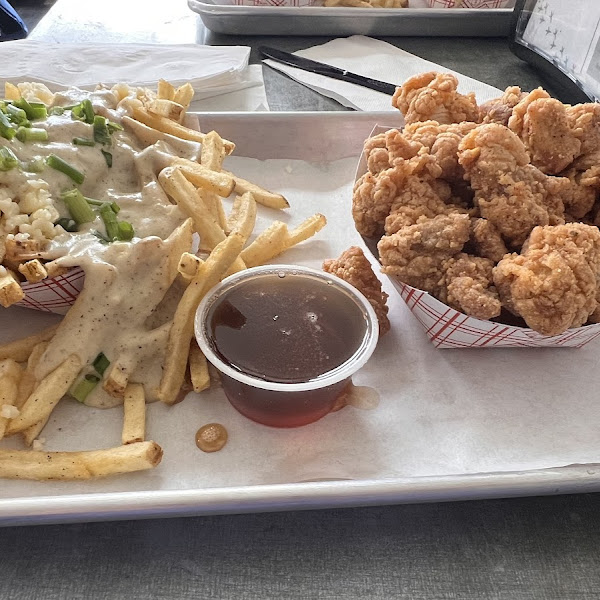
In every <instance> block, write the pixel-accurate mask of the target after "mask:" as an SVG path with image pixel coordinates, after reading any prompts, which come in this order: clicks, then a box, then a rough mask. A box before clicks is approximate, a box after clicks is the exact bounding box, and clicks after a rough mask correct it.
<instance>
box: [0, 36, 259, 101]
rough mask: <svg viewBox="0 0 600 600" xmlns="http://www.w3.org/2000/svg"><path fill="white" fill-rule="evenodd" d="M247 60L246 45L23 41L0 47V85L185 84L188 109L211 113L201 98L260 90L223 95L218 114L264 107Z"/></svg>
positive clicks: (57, 87)
mask: <svg viewBox="0 0 600 600" xmlns="http://www.w3.org/2000/svg"><path fill="white" fill-rule="evenodd" d="M249 57H250V48H249V47H247V46H201V45H198V44H178V45H169V44H49V43H46V42H36V41H28V40H19V41H15V42H5V43H3V44H0V63H1V64H2V65H3V67H2V80H3V81H10V82H11V83H19V82H22V81H39V82H42V83H45V84H46V85H47V86H48V87H49V88H50V89H51V90H52V91H57V90H61V89H65V88H67V87H73V86H75V87H80V88H82V89H94V88H95V87H96V85H98V83H103V84H105V85H112V84H115V83H121V82H124V83H128V84H130V85H132V86H141V87H144V86H148V87H154V86H155V85H156V83H157V81H158V80H159V79H166V80H168V81H170V82H171V83H172V84H173V85H175V86H178V85H182V84H184V83H186V82H189V83H191V84H192V87H193V88H194V91H195V95H194V102H193V104H192V106H191V109H192V110H211V108H210V107H209V108H207V107H205V106H204V105H203V104H202V101H203V100H205V99H207V98H213V97H215V96H223V94H230V93H233V92H239V91H240V90H244V89H247V88H253V87H261V88H262V93H261V94H260V97H259V98H257V93H256V91H253V93H252V94H251V95H246V94H237V98H236V101H235V102H234V103H232V102H229V103H226V100H227V98H225V97H223V98H220V100H219V101H218V102H217V104H218V105H219V106H220V108H218V110H257V109H259V108H261V105H262V108H265V107H266V106H267V104H266V97H265V94H264V84H263V79H262V73H261V72H260V70H259V69H256V68H249V66H248V60H249ZM260 91H261V90H259V93H260ZM224 102H225V104H224ZM209 104H210V103H209ZM223 106H225V108H223Z"/></svg>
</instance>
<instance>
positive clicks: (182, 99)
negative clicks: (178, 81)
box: [173, 82, 194, 108]
mask: <svg viewBox="0 0 600 600" xmlns="http://www.w3.org/2000/svg"><path fill="white" fill-rule="evenodd" d="M193 97H194V88H193V87H192V84H191V83H189V82H188V83H184V84H183V85H180V86H179V87H178V88H177V89H176V90H175V93H174V95H173V100H175V102H178V103H179V104H181V105H182V106H184V107H185V108H187V107H188V106H189V105H190V102H191V101H192V98H193Z"/></svg>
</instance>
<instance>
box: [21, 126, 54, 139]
mask: <svg viewBox="0 0 600 600" xmlns="http://www.w3.org/2000/svg"><path fill="white" fill-rule="evenodd" d="M17 139H18V140H19V141H21V142H47V141H48V132H47V131H46V130H45V129H38V128H37V127H30V128H27V127H19V128H18V129H17Z"/></svg>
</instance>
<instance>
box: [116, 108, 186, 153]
mask: <svg viewBox="0 0 600 600" xmlns="http://www.w3.org/2000/svg"><path fill="white" fill-rule="evenodd" d="M121 123H122V124H123V127H124V128H125V130H126V131H128V132H129V133H132V134H133V135H134V136H135V137H136V138H138V139H139V140H140V141H141V142H142V143H143V144H145V145H147V146H151V145H152V144H156V142H160V141H164V142H167V143H168V144H169V146H170V147H171V148H172V149H173V150H174V151H175V152H176V153H178V154H189V153H190V151H191V145H192V144H194V143H195V142H190V141H189V140H182V139H181V138H178V137H175V136H173V135H171V134H169V133H163V132H162V131H158V130H157V129H153V128H152V127H148V125H144V123H140V122H139V121H136V120H135V119H132V118H131V117H123V118H122V120H121Z"/></svg>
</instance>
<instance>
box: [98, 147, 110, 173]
mask: <svg viewBox="0 0 600 600" xmlns="http://www.w3.org/2000/svg"><path fill="white" fill-rule="evenodd" d="M100 152H102V156H104V160H105V161H106V166H107V167H108V168H109V169H110V168H111V167H112V154H111V153H110V152H106V150H100Z"/></svg>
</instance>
